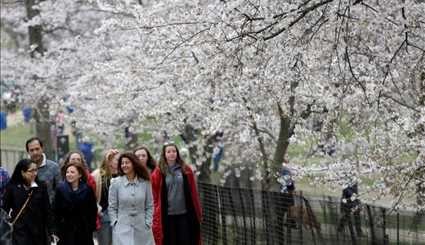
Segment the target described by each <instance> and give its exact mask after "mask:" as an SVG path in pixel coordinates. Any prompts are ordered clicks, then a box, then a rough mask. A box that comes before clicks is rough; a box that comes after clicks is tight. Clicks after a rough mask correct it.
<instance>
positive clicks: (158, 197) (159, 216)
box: [151, 166, 202, 245]
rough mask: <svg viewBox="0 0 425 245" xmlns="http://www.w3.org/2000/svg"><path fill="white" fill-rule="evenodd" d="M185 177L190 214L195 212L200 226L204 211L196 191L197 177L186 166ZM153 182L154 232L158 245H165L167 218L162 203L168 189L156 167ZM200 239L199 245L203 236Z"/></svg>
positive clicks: (152, 175) (152, 177) (198, 235)
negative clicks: (189, 201)
mask: <svg viewBox="0 0 425 245" xmlns="http://www.w3.org/2000/svg"><path fill="white" fill-rule="evenodd" d="M182 172H183V175H184V176H185V177H186V178H185V179H187V182H186V183H187V185H188V186H187V187H188V188H189V190H190V194H191V199H192V204H193V209H194V210H188V212H193V213H194V215H195V216H196V219H197V222H198V225H200V223H201V220H202V210H201V203H200V202H199V196H198V191H197V190H196V183H195V176H194V174H193V171H192V169H191V168H190V167H189V166H186V167H185V168H184V169H183V170H182ZM151 182H152V195H153V203H154V211H153V222H152V231H153V235H154V239H155V244H156V245H163V241H164V232H163V230H164V227H163V217H165V216H166V214H164V213H163V212H164V211H163V206H162V202H163V201H164V200H163V198H162V193H163V191H164V190H163V189H162V188H166V186H165V185H164V183H165V179H164V175H163V174H162V173H161V170H160V169H159V167H156V168H155V169H154V171H153V172H152V174H151ZM186 183H185V184H186ZM165 192H166V190H165ZM196 235H197V237H198V238H199V239H198V245H201V244H202V242H201V235H200V233H199V234H196Z"/></svg>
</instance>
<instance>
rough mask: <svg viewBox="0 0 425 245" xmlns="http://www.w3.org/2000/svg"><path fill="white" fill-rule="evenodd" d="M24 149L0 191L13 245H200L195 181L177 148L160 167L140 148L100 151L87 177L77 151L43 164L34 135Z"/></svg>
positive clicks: (171, 147) (169, 146)
mask: <svg viewBox="0 0 425 245" xmlns="http://www.w3.org/2000/svg"><path fill="white" fill-rule="evenodd" d="M26 150H27V152H28V155H29V159H22V160H20V161H19V162H18V163H17V165H16V167H15V169H14V171H13V173H12V175H11V177H10V180H7V184H6V185H4V184H3V182H4V183H6V181H3V178H2V188H3V187H4V189H3V190H0V194H1V195H2V196H0V197H1V200H2V203H1V208H2V210H3V211H4V212H6V213H7V214H8V217H9V218H8V219H9V222H10V223H11V224H12V226H13V232H12V244H13V245H47V244H50V243H51V242H57V243H58V244H61V245H62V244H63V245H86V244H87V245H92V244H94V242H93V236H95V237H96V239H97V241H98V244H99V245H111V244H113V245H143V244H156V245H169V244H170V245H171V244H187V245H198V244H201V234H200V223H201V219H202V211H201V205H200V201H199V196H198V192H197V187H196V182H195V176H194V173H193V171H192V168H191V167H190V166H189V165H188V164H187V163H186V162H185V161H184V160H183V159H182V158H181V156H180V153H179V150H178V147H177V146H176V145H175V144H173V143H166V144H164V145H163V147H162V151H161V155H160V159H159V161H158V163H157V162H156V161H155V160H154V159H153V157H152V154H151V153H150V152H149V150H148V148H146V147H138V148H136V149H134V150H133V151H131V152H119V151H118V150H116V149H109V150H106V151H105V154H104V158H103V161H102V163H101V165H100V166H99V168H97V169H96V170H94V171H93V172H90V170H89V168H88V167H87V165H86V164H85V161H84V157H83V155H82V154H81V153H80V152H77V151H74V152H69V153H68V154H67V156H66V157H65V159H64V161H63V163H61V164H60V166H59V165H58V164H57V163H55V162H53V161H50V160H48V159H47V158H46V155H45V154H44V153H43V143H42V141H41V140H40V139H39V138H36V137H34V138H31V139H29V140H28V141H27V142H26Z"/></svg>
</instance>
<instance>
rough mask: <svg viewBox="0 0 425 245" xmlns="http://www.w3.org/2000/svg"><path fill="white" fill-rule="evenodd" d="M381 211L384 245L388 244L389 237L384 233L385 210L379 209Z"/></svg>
mask: <svg viewBox="0 0 425 245" xmlns="http://www.w3.org/2000/svg"><path fill="white" fill-rule="evenodd" d="M381 210H382V234H383V236H384V245H388V244H389V237H388V235H387V233H386V225H387V224H386V217H385V208H381Z"/></svg>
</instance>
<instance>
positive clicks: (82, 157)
mask: <svg viewBox="0 0 425 245" xmlns="http://www.w3.org/2000/svg"><path fill="white" fill-rule="evenodd" d="M72 154H78V155H80V157H81V163H82V164H83V167H84V168H85V169H88V167H87V163H86V159H85V158H84V155H83V153H81V152H79V151H70V152H68V153H67V154H66V155H65V159H64V160H63V162H62V167H61V171H62V172H61V174H62V176H63V177H65V174H66V168H64V167H63V166H66V165H68V164H69V160H70V159H71V155H72Z"/></svg>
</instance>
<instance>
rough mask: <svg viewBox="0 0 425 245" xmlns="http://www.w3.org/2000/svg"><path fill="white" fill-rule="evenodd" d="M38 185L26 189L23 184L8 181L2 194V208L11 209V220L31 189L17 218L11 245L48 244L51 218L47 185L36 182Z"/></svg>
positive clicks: (7, 210)
mask: <svg viewBox="0 0 425 245" xmlns="http://www.w3.org/2000/svg"><path fill="white" fill-rule="evenodd" d="M37 185H38V187H32V188H30V189H29V190H27V189H26V188H25V187H24V185H23V184H16V183H9V184H8V186H7V187H6V192H5V195H4V203H3V204H4V205H3V209H4V210H5V211H6V212H7V213H9V211H10V210H11V209H12V210H13V211H12V214H11V217H12V219H11V221H13V220H14V219H15V217H16V216H17V214H18V213H19V211H20V210H21V208H22V206H23V205H24V203H25V201H26V200H27V197H28V195H29V193H30V192H31V191H33V193H32V196H31V198H30V200H29V202H28V204H27V206H26V207H25V209H24V210H23V212H22V214H21V215H20V216H19V218H18V219H17V221H16V223H15V225H14V227H13V234H12V244H13V245H28V244H32V245H47V244H49V236H48V234H50V232H49V231H50V230H51V229H50V228H51V227H52V225H51V224H52V219H51V213H50V202H49V195H48V193H47V187H46V185H45V184H43V183H41V182H37Z"/></svg>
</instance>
